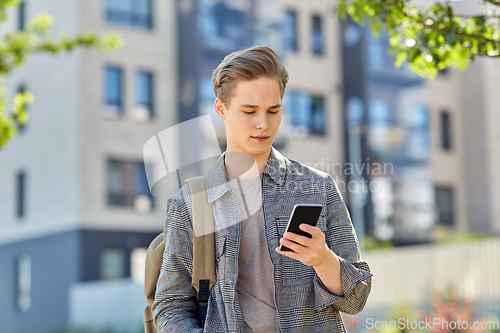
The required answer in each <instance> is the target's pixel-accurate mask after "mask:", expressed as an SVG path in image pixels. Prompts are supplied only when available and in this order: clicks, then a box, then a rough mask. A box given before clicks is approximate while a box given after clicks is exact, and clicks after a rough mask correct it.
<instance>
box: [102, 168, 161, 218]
mask: <svg viewBox="0 0 500 333" xmlns="http://www.w3.org/2000/svg"><path fill="white" fill-rule="evenodd" d="M147 167H150V166H149V165H147ZM108 205H110V206H122V207H135V209H137V210H138V211H140V212H148V211H150V210H151V209H152V208H153V207H154V200H153V196H152V195H151V192H150V191H149V185H148V180H147V176H146V169H145V165H144V163H142V162H129V161H118V160H109V161H108Z"/></svg>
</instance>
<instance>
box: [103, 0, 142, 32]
mask: <svg viewBox="0 0 500 333" xmlns="http://www.w3.org/2000/svg"><path fill="white" fill-rule="evenodd" d="M105 10H106V21H107V22H110V23H116V24H122V25H127V26H137V27H145V28H150V27H151V26H152V19H151V16H152V15H151V14H152V8H151V1H150V0H106V9H105Z"/></svg>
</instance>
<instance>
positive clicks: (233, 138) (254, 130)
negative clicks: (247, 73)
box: [215, 77, 281, 157]
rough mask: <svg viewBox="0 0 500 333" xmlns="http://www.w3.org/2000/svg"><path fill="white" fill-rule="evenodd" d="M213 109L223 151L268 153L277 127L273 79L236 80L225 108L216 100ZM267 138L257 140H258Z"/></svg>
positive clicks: (278, 101)
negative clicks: (221, 125)
mask: <svg viewBox="0 0 500 333" xmlns="http://www.w3.org/2000/svg"><path fill="white" fill-rule="evenodd" d="M215 110H216V112H217V114H218V115H219V117H220V118H221V119H223V120H224V125H225V128H226V138H227V151H228V152H229V151H234V152H245V153H249V154H252V155H253V156H255V157H257V156H259V155H263V154H269V152H270V150H271V144H272V143H273V141H274V139H275V138H276V134H277V133H278V128H279V126H280V124H281V94H280V88H279V84H278V81H277V80H276V79H269V78H264V77H262V78H259V79H255V80H252V81H239V82H238V83H237V84H236V86H235V90H234V94H233V97H232V98H231V100H230V102H229V108H226V107H225V106H224V105H223V104H222V102H221V101H220V100H219V99H216V100H215ZM261 137H262V138H267V139H265V140H262V139H261V140H259V138H261Z"/></svg>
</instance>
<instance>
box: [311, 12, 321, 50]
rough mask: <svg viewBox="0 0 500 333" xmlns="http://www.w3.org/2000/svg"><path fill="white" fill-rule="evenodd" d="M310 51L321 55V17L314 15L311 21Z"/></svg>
mask: <svg viewBox="0 0 500 333" xmlns="http://www.w3.org/2000/svg"><path fill="white" fill-rule="evenodd" d="M312 24H313V33H312V38H311V41H312V49H313V53H314V54H323V30H322V20H321V16H318V15H314V16H313V19H312Z"/></svg>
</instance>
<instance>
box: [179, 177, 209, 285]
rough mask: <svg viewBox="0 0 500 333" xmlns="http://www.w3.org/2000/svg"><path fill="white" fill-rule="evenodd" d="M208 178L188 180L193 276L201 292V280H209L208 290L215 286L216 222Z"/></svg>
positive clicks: (194, 283) (194, 282)
mask: <svg viewBox="0 0 500 333" xmlns="http://www.w3.org/2000/svg"><path fill="white" fill-rule="evenodd" d="M206 181H207V177H206V176H199V177H192V178H188V179H186V183H188V184H189V188H190V189H191V202H192V207H193V275H192V281H193V286H194V287H195V289H196V291H198V292H200V280H209V282H208V290H210V289H212V287H213V286H214V284H215V280H216V277H215V232H214V231H215V220H214V214H213V210H212V204H210V203H209V202H208V196H207V185H206Z"/></svg>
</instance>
